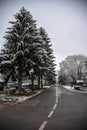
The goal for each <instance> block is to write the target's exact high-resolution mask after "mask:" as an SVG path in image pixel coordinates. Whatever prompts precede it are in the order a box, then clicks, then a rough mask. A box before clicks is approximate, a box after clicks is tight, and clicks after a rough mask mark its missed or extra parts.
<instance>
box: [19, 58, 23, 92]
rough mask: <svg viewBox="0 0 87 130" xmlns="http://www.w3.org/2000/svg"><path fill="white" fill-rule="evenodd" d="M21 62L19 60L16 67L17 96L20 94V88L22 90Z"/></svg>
mask: <svg viewBox="0 0 87 130" xmlns="http://www.w3.org/2000/svg"><path fill="white" fill-rule="evenodd" d="M22 69H23V68H22V62H21V60H20V62H19V66H18V86H19V88H18V92H19V94H20V93H21V88H22V79H23V71H22Z"/></svg>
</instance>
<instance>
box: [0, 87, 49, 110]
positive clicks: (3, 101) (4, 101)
mask: <svg viewBox="0 0 87 130" xmlns="http://www.w3.org/2000/svg"><path fill="white" fill-rule="evenodd" d="M50 87H51V86H44V87H43V89H40V90H36V91H34V92H32V93H30V94H29V95H28V96H11V95H7V94H3V92H1V93H0V110H3V109H5V108H8V107H9V106H12V105H15V104H18V103H22V102H24V101H26V100H29V99H31V98H33V97H35V96H37V95H39V94H40V93H42V92H44V91H45V90H47V89H48V88H50Z"/></svg>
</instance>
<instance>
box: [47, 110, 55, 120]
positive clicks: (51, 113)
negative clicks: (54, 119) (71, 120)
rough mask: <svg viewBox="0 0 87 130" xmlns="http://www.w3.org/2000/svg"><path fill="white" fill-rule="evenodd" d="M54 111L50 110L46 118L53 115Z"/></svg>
mask: <svg viewBox="0 0 87 130" xmlns="http://www.w3.org/2000/svg"><path fill="white" fill-rule="evenodd" d="M53 113H54V111H53V110H52V111H51V112H50V114H49V115H48V118H50V117H51V116H52V115H53Z"/></svg>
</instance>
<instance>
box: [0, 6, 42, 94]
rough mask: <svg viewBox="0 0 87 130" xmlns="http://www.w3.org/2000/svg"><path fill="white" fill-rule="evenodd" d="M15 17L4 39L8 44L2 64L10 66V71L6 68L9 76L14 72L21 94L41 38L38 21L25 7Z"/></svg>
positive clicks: (6, 44)
mask: <svg viewBox="0 0 87 130" xmlns="http://www.w3.org/2000/svg"><path fill="white" fill-rule="evenodd" d="M14 17H15V21H12V22H10V23H11V25H12V26H11V27H10V28H8V31H7V32H6V36H5V37H4V38H5V39H6V43H5V44H4V49H3V51H2V54H4V55H5V61H3V62H1V66H2V67H1V68H3V66H7V65H8V68H9V69H6V67H5V70H6V72H7V74H8V73H9V75H10V76H11V75H13V72H14V73H15V75H16V77H17V79H18V83H19V92H21V85H22V79H23V74H25V73H26V71H28V70H29V69H31V68H32V67H33V66H34V64H35V62H34V60H33V53H34V51H35V48H37V46H40V44H39V42H38V41H39V39H40V38H39V35H38V31H37V28H36V21H35V20H33V17H32V15H31V14H30V12H28V11H27V10H26V9H25V8H24V7H22V9H21V10H20V11H19V13H16V14H15V15H14ZM6 57H7V58H6ZM2 70H3V71H4V69H2Z"/></svg>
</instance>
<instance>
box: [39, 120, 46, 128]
mask: <svg viewBox="0 0 87 130" xmlns="http://www.w3.org/2000/svg"><path fill="white" fill-rule="evenodd" d="M46 124H47V121H44V122H43V123H42V125H41V127H40V128H39V129H38V130H43V129H44V128H45V126H46Z"/></svg>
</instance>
